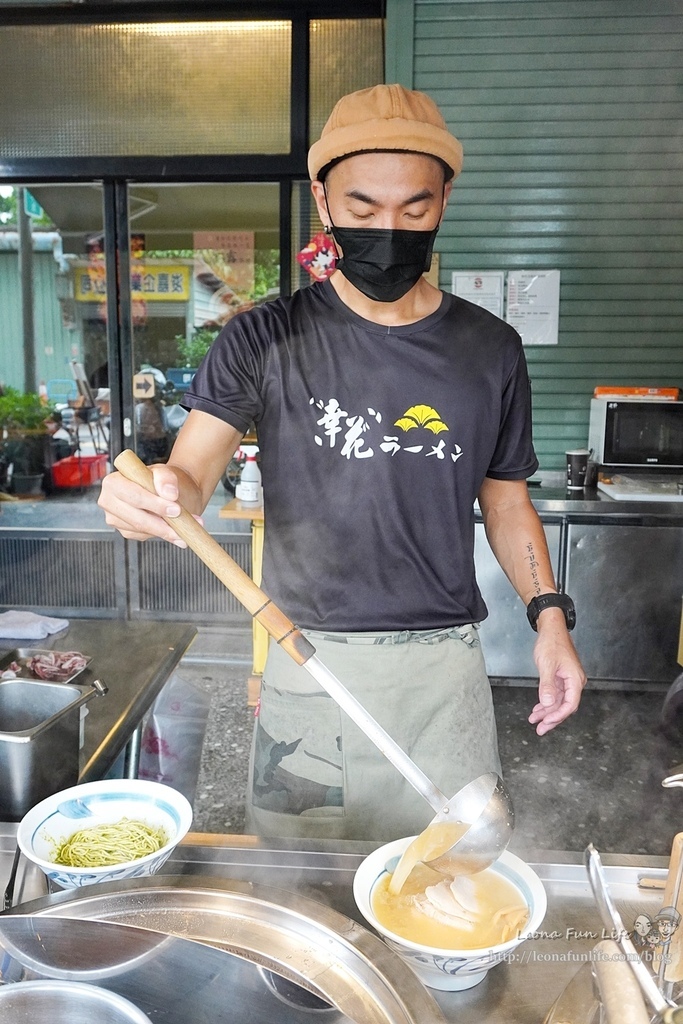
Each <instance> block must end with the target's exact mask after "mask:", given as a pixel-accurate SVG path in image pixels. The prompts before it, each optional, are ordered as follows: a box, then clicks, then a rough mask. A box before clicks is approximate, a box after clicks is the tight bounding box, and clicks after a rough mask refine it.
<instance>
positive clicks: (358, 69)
mask: <svg viewBox="0 0 683 1024" xmlns="http://www.w3.org/2000/svg"><path fill="white" fill-rule="evenodd" d="M383 33H384V22H383V21H382V19H381V18H353V19H351V18H349V19H343V20H341V19H334V18H333V19H329V20H328V19H325V20H321V21H311V24H310V51H311V93H310V98H311V108H310V109H311V112H310V142H311V143H313V142H315V140H316V139H318V138H320V132H321V130H322V128H323V126H324V124H325V122H326V121H327V118H328V117H329V116H330V112H331V110H332V107H333V106H334V105H335V103H336V102H337V100H338V99H340V97H342V96H344V95H345V94H346V93H347V92H354V91H355V90H356V89H367V88H369V86H371V85H378V84H379V83H381V82H383V81H384V67H383V64H384V36H383Z"/></svg>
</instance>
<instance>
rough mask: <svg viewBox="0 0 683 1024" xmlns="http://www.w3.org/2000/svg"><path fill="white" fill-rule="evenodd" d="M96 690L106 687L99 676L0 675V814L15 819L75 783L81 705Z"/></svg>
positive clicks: (17, 819) (102, 689)
mask: <svg viewBox="0 0 683 1024" xmlns="http://www.w3.org/2000/svg"><path fill="white" fill-rule="evenodd" d="M96 693H106V687H104V686H102V684H101V683H100V682H99V681H95V682H94V683H93V684H92V685H89V686H80V685H76V684H75V683H51V682H46V681H44V680H42V679H35V680H33V679H0V779H2V786H0V819H2V820H3V821H19V820H20V819H21V818H22V817H23V816H24V814H26V812H27V811H28V810H30V808H31V807H33V806H34V805H35V804H37V803H38V802H39V801H40V800H43V799H44V798H45V797H46V796H50V795H51V794H52V793H57V792H59V790H60V789H66V788H67V787H69V786H73V785H75V784H76V782H77V781H78V751H79V748H80V745H81V741H82V735H81V721H82V715H83V714H85V710H86V709H85V707H84V705H85V704H86V702H87V701H89V700H90V698H91V697H93V696H95V694H96Z"/></svg>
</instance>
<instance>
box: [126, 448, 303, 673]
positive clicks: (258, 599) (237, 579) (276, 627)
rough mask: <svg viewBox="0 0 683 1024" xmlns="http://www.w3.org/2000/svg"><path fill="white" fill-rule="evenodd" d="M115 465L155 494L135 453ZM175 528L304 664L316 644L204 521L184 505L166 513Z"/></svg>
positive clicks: (148, 473)
mask: <svg viewBox="0 0 683 1024" xmlns="http://www.w3.org/2000/svg"><path fill="white" fill-rule="evenodd" d="M114 465H115V466H116V468H117V469H118V471H119V473H120V474H121V475H122V476H125V477H126V479H127V480H130V481H131V482H132V483H135V484H139V485H140V487H144V488H145V489H146V490H148V491H150V492H151V493H152V494H156V490H155V487H154V476H153V474H152V472H151V470H150V469H148V468H147V466H145V464H144V462H141V461H140V459H139V458H138V457H137V455H136V454H135V452H133V451H131V450H130V449H126V450H125V451H123V452H121V454H120V455H117V457H116V458H115V459H114ZM163 518H164V520H165V521H166V522H167V523H168V525H169V526H170V527H171V529H172V530H175V532H176V533H177V534H178V536H179V537H180V538H181V539H182V540H184V541H185V543H186V544H187V546H188V548H191V549H192V550H193V551H194V553H195V554H196V555H198V556H199V558H201V560H202V562H203V563H204V565H206V566H207V567H208V568H209V569H210V570H211V572H212V573H213V574H214V576H217V577H218V579H219V580H220V581H221V583H223V584H224V586H226V587H227V588H228V590H229V591H230V593H231V594H234V596H235V597H236V598H237V600H238V601H239V602H240V603H241V604H242V605H244V607H245V608H246V609H247V611H248V612H249V613H250V615H252V616H253V617H254V618H255V619H256V620H257V622H260V624H261V625H262V626H263V628H264V629H265V630H267V632H268V633H269V634H270V635H271V636H272V637H273V639H274V640H276V641H277V642H278V644H280V646H281V647H282V648H283V649H284V650H285V651H286V652H287V654H289V656H290V657H291V658H293V659H294V661H295V662H296V663H297V665H303V664H304V663H305V662H307V661H308V659H309V658H311V657H312V656H313V655H314V654H315V647H314V646H313V644H311V643H310V641H308V640H307V639H306V637H305V636H304V635H303V633H301V632H300V631H299V630H298V629H297V627H296V626H295V625H294V623H293V622H292V621H291V619H288V618H287V616H286V615H285V614H284V612H282V611H280V609H279V608H278V607H277V605H275V604H273V602H272V601H271V600H270V598H269V597H268V596H267V595H266V594H264V592H263V591H262V590H261V588H260V587H258V586H257V585H256V584H255V583H254V581H253V580H252V579H251V578H250V577H249V576H248V575H247V574H246V572H245V571H244V569H242V568H241V567H240V566H239V565H238V564H237V562H236V561H235V560H234V559H233V558H231V557H230V555H229V554H228V553H227V551H224V550H223V548H222V547H221V546H220V544H219V543H218V542H217V541H215V540H214V539H213V537H212V536H211V534H210V533H207V531H206V530H205V529H204V527H203V526H202V525H201V523H198V522H197V520H196V519H195V518H194V516H192V515H191V514H190V513H189V512H188V511H187V509H184V508H182V506H181V512H180V515H179V516H176V517H174V518H171V517H170V516H164V517H163Z"/></svg>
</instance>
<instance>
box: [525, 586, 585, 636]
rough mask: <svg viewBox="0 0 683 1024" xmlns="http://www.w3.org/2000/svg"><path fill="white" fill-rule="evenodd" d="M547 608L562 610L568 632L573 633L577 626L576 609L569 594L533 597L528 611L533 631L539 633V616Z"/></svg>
mask: <svg viewBox="0 0 683 1024" xmlns="http://www.w3.org/2000/svg"><path fill="white" fill-rule="evenodd" d="M546 608H561V609H562V611H563V612H564V620H565V622H566V624H567V629H568V630H570V631H571V630H572V629H573V628H574V626H575V625H576V608H575V607H574V602H573V601H572V599H571V597H569V595H568V594H539V596H538V597H532V599H531V600H530V601H529V604H528V605H527V609H526V615H527V619H528V620H529V625H530V626H531V628H532V629H533V630H535V631H538V616H539V615H540V614H541V612H542V611H545V609H546Z"/></svg>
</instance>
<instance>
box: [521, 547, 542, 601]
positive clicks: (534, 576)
mask: <svg viewBox="0 0 683 1024" xmlns="http://www.w3.org/2000/svg"><path fill="white" fill-rule="evenodd" d="M524 557H525V558H526V560H527V562H528V563H529V568H530V569H531V582H532V583H533V587H534V594H535V596H538V595H539V594H540V593H541V583H540V580H539V578H538V562H537V561H536V555H535V554H534V546H533V544H532V543H531V541H530V542H529V543H528V544H527V546H526V555H525V556H524Z"/></svg>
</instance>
